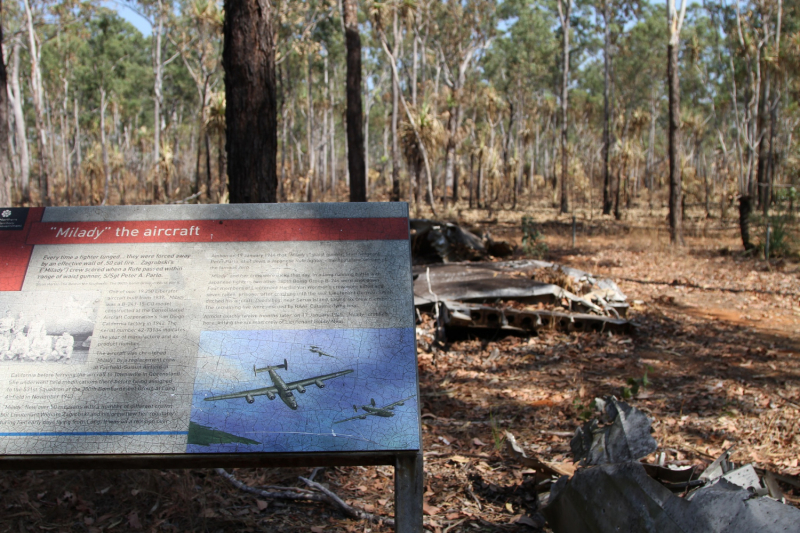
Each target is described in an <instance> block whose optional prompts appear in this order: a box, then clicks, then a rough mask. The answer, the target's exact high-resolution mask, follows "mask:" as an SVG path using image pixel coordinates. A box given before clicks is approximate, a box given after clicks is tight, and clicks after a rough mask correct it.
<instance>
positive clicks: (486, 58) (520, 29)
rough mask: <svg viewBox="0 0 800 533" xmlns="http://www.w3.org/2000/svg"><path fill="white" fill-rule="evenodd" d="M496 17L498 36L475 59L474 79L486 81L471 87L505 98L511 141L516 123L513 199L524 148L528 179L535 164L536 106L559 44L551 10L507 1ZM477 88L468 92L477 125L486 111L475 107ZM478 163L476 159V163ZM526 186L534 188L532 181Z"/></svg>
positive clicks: (518, 0)
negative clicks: (477, 65)
mask: <svg viewBox="0 0 800 533" xmlns="http://www.w3.org/2000/svg"><path fill="white" fill-rule="evenodd" d="M497 18H498V21H500V22H501V24H500V29H499V30H498V34H497V36H496V37H495V39H494V40H493V41H492V43H491V45H490V46H489V47H487V49H486V51H485V53H484V54H483V56H482V57H481V60H480V72H481V74H482V76H480V78H479V80H480V79H481V78H483V80H485V81H483V80H481V81H478V82H476V83H474V84H473V85H476V84H481V83H489V84H491V87H493V88H494V89H495V90H496V91H497V93H498V95H501V96H502V98H503V100H505V102H506V104H507V108H508V109H509V110H513V113H514V114H516V118H514V117H513V116H512V117H509V128H508V130H507V131H506V139H507V141H510V138H511V136H512V131H511V130H512V127H511V125H512V123H513V122H514V121H516V124H517V127H516V130H515V131H516V135H517V137H518V141H517V142H515V143H514V145H515V146H518V153H517V159H518V173H517V175H516V178H515V179H516V183H515V184H514V192H515V200H516V193H517V192H518V190H519V188H520V187H521V185H522V183H521V176H520V174H519V171H521V170H522V167H523V159H524V154H523V151H524V150H523V148H524V145H525V144H529V145H531V146H530V147H529V148H530V152H531V153H530V162H529V165H530V166H529V173H530V176H531V177H532V176H533V172H534V169H535V168H536V166H537V157H538V148H539V139H540V138H541V135H540V129H541V124H540V123H541V119H542V116H541V115H542V113H541V110H542V106H541V105H540V102H541V100H542V99H543V98H544V93H547V94H551V93H550V92H549V90H548V89H547V87H548V85H549V82H550V80H551V78H552V76H553V62H552V60H551V59H552V58H553V57H554V56H555V55H556V54H557V49H558V44H557V40H556V39H555V38H554V36H553V34H552V32H551V28H552V27H553V26H554V24H555V18H554V16H553V13H552V11H551V10H545V9H540V8H539V6H537V5H535V4H530V3H528V2H526V1H523V0H511V1H508V2H503V3H502V4H500V5H499V6H498V10H497ZM480 90H481V89H480V87H479V86H478V87H477V88H475V89H474V90H473V91H472V93H473V95H474V97H473V102H472V106H473V107H474V108H477V107H480V108H481V109H480V113H478V112H477V111H478V110H477V109H475V110H474V111H473V113H474V115H475V117H476V121H477V120H484V119H483V114H484V112H486V111H488V109H487V108H486V107H485V106H483V105H481V103H480V102H481V99H480ZM534 130H535V133H533V131H534ZM505 144H506V145H509V144H510V143H509V142H506V143H505ZM479 155H480V154H479ZM506 158H507V156H506ZM481 159H482V158H481ZM482 162H483V161H482V160H481V161H480V163H482ZM473 170H474V169H473ZM479 170H480V165H479ZM529 186H530V187H531V188H532V187H533V183H532V181H531V182H530V183H529Z"/></svg>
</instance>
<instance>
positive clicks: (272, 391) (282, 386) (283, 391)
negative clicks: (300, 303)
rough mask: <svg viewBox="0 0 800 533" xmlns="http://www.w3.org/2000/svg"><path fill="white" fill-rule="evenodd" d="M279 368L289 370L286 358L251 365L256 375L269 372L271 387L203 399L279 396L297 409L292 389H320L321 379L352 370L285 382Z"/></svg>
mask: <svg viewBox="0 0 800 533" xmlns="http://www.w3.org/2000/svg"><path fill="white" fill-rule="evenodd" d="M281 368H282V369H284V370H289V363H287V362H286V359H284V360H283V364H282V365H276V366H267V367H264V368H256V367H255V365H253V373H255V375H258V374H260V373H261V372H269V377H270V379H272V386H271V387H264V388H262V389H253V390H246V391H242V392H234V393H233V394H223V395H221V396H210V397H208V398H204V400H205V401H207V402H213V401H216V400H231V399H233V398H244V399H245V401H247V403H253V402H255V401H256V398H255V397H256V396H266V397H267V398H269V399H270V400H274V399H275V398H276V397H280V399H281V400H283V403H285V404H286V405H288V406H289V408H290V409H297V400H296V399H295V397H294V394H292V391H293V390H296V391H297V392H299V393H300V394H303V393H304V392H306V387H308V386H310V385H316V386H317V387H319V388H320V389H322V388H324V387H325V383H323V381H325V380H327V379H333V378H338V377H339V376H344V375H346V374H350V373H351V372H353V369H347V370H342V371H340V372H334V373H332V374H325V375H324V376H316V377H313V378H308V379H301V380H298V381H292V382H291V383H286V382H285V381H283V379H281V377H280V376H279V375H278V373H277V372H276V371H277V370H278V369H281Z"/></svg>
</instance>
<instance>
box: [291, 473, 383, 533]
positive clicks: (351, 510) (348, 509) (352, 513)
mask: <svg viewBox="0 0 800 533" xmlns="http://www.w3.org/2000/svg"><path fill="white" fill-rule="evenodd" d="M300 480H301V481H302V482H303V483H305V484H306V485H308V486H309V487H311V488H313V489H317V490H318V491H320V492H322V493H323V494H324V495H325V496H327V501H328V502H329V503H331V504H332V505H333V506H334V507H337V508H338V509H339V510H340V511H342V512H343V513H344V514H346V515H347V516H349V517H351V518H356V519H359V520H368V521H370V522H376V523H377V522H383V523H384V524H386V525H387V526H394V520H393V519H391V518H384V517H382V516H379V515H375V514H372V513H368V512H367V511H364V510H362V509H358V508H357V507H353V506H352V505H348V504H347V503H345V501H344V500H342V499H341V498H340V497H338V496H337V495H336V494H334V493H333V492H332V491H331V490H330V489H328V488H326V487H325V486H323V485H320V484H319V483H317V482H316V481H311V480H310V479H308V478H304V477H303V476H300Z"/></svg>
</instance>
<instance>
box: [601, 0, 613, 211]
mask: <svg viewBox="0 0 800 533" xmlns="http://www.w3.org/2000/svg"><path fill="white" fill-rule="evenodd" d="M610 3H611V0H606V2H605V6H604V7H603V22H604V25H605V34H604V38H603V214H604V215H610V214H611V203H612V202H611V180H612V179H613V178H612V177H611V172H610V170H609V168H608V166H609V165H608V163H609V159H610V155H611V144H612V143H613V139H612V135H613V133H612V131H611V113H612V111H611V106H612V105H613V104H614V103H613V100H612V96H611V91H612V86H611V83H612V81H611V28H610V27H609V19H610V18H611V13H610Z"/></svg>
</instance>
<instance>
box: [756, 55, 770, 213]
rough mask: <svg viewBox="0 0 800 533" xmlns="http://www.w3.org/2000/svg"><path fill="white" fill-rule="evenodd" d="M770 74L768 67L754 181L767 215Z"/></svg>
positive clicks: (762, 101) (760, 202) (762, 207)
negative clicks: (767, 132)
mask: <svg viewBox="0 0 800 533" xmlns="http://www.w3.org/2000/svg"><path fill="white" fill-rule="evenodd" d="M771 78H772V76H770V69H767V71H766V73H765V74H764V95H763V96H762V98H761V103H762V110H761V112H760V113H759V127H758V131H760V132H761V142H760V143H759V145H758V170H757V172H756V181H757V183H758V189H757V191H758V195H757V197H758V202H759V204H760V206H761V210H762V211H763V213H764V216H767V213H768V212H769V190H768V183H767V180H768V177H767V176H768V173H769V169H768V165H769V163H768V161H769V155H768V154H769V152H770V147H769V140H770V138H769V136H768V135H766V129H767V121H768V120H769V108H770V89H771V87H770V82H771V81H772V79H771Z"/></svg>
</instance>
